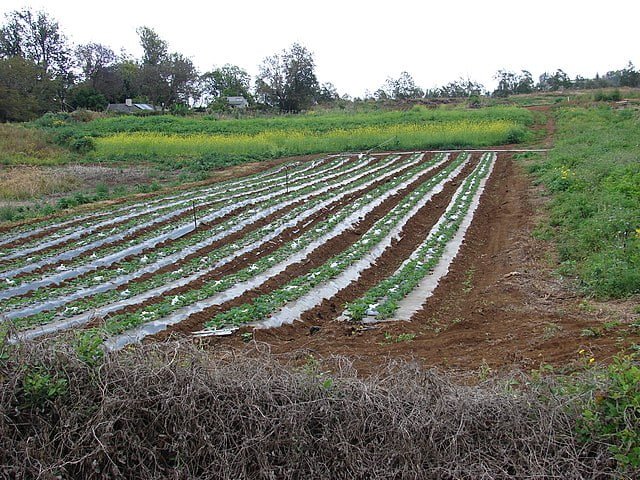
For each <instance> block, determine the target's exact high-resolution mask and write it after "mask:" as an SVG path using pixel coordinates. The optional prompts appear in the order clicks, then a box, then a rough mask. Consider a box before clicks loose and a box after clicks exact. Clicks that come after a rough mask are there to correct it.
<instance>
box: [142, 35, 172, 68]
mask: <svg viewBox="0 0 640 480" xmlns="http://www.w3.org/2000/svg"><path fill="white" fill-rule="evenodd" d="M136 32H137V33H138V37H139V38H140V45H141V46H142V65H145V66H159V65H161V64H162V63H163V62H164V61H165V60H166V59H167V56H168V55H169V49H168V45H167V42H165V41H164V40H162V39H161V38H160V36H159V35H158V34H157V33H156V32H155V30H153V29H152V28H149V27H145V26H142V27H140V28H138V29H137V30H136Z"/></svg>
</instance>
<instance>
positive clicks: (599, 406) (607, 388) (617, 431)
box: [578, 355, 640, 470]
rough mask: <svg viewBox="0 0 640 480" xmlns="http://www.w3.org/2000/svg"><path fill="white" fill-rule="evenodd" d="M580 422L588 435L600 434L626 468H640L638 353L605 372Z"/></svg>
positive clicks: (620, 463) (639, 369)
mask: <svg viewBox="0 0 640 480" xmlns="http://www.w3.org/2000/svg"><path fill="white" fill-rule="evenodd" d="M604 381H605V385H604V388H603V389H601V390H599V391H597V392H595V394H594V396H593V398H592V400H590V401H589V402H588V403H587V405H586V406H585V408H584V409H583V411H582V415H581V418H580V422H579V425H578V429H579V432H580V433H581V434H582V435H583V437H585V438H590V437H593V436H596V437H599V439H600V440H601V441H604V442H606V443H607V444H608V445H609V446H610V447H609V448H610V450H611V452H612V453H613V455H614V457H615V459H616V460H617V462H618V464H619V465H620V466H621V467H622V469H623V470H624V469H627V468H638V467H640V429H639V428H638V425H640V367H639V366H638V363H637V357H636V356H634V355H629V356H622V357H617V358H615V359H614V362H613V363H612V364H611V365H610V366H609V367H608V369H607V370H606V372H605V378H604Z"/></svg>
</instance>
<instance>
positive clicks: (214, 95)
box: [200, 64, 252, 110]
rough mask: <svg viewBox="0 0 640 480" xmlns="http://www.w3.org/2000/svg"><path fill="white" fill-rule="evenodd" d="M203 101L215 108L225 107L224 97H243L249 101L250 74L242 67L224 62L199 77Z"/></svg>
mask: <svg viewBox="0 0 640 480" xmlns="http://www.w3.org/2000/svg"><path fill="white" fill-rule="evenodd" d="M200 84H201V90H202V94H203V96H204V101H205V103H206V104H208V105H209V106H210V107H212V108H213V109H215V110H220V109H224V108H226V97H240V96H241V97H244V98H246V99H247V100H248V101H250V100H251V99H252V98H251V94H250V93H249V89H250V88H251V76H250V75H249V74H248V73H247V72H246V71H245V70H243V69H242V68H240V67H238V66H236V65H231V64H226V65H223V66H222V67H219V68H215V69H213V70H212V71H210V72H206V73H204V74H203V75H202V76H201V77H200Z"/></svg>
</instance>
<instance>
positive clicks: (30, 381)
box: [22, 367, 68, 407]
mask: <svg viewBox="0 0 640 480" xmlns="http://www.w3.org/2000/svg"><path fill="white" fill-rule="evenodd" d="M67 387H68V382H67V379H66V378H62V377H58V376H57V375H56V374H52V373H49V372H47V371H46V370H45V369H44V368H43V367H35V368H33V369H32V370H29V371H28V372H27V373H26V374H25V376H24V379H23V380H22V388H23V391H24V396H25V401H26V403H27V404H28V405H29V406H32V407H42V406H44V405H45V404H46V403H47V402H52V401H54V400H55V399H56V398H58V397H60V396H62V395H64V394H65V393H66V392H67Z"/></svg>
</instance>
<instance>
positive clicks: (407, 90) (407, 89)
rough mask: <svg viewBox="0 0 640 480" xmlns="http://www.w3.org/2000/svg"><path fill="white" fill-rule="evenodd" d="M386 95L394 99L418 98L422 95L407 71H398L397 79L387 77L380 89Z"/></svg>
mask: <svg viewBox="0 0 640 480" xmlns="http://www.w3.org/2000/svg"><path fill="white" fill-rule="evenodd" d="M380 90H382V91H384V92H385V93H386V96H387V97H389V98H393V99H394V100H406V99H410V98H420V97H422V96H423V95H424V92H423V91H422V89H421V88H420V87H418V86H416V83H415V82H414V80H413V77H412V76H411V75H410V74H409V73H408V72H402V73H400V76H399V77H398V78H397V79H394V78H391V77H389V78H387V81H386V82H385V84H384V86H383V87H382V88H381V89H380Z"/></svg>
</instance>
